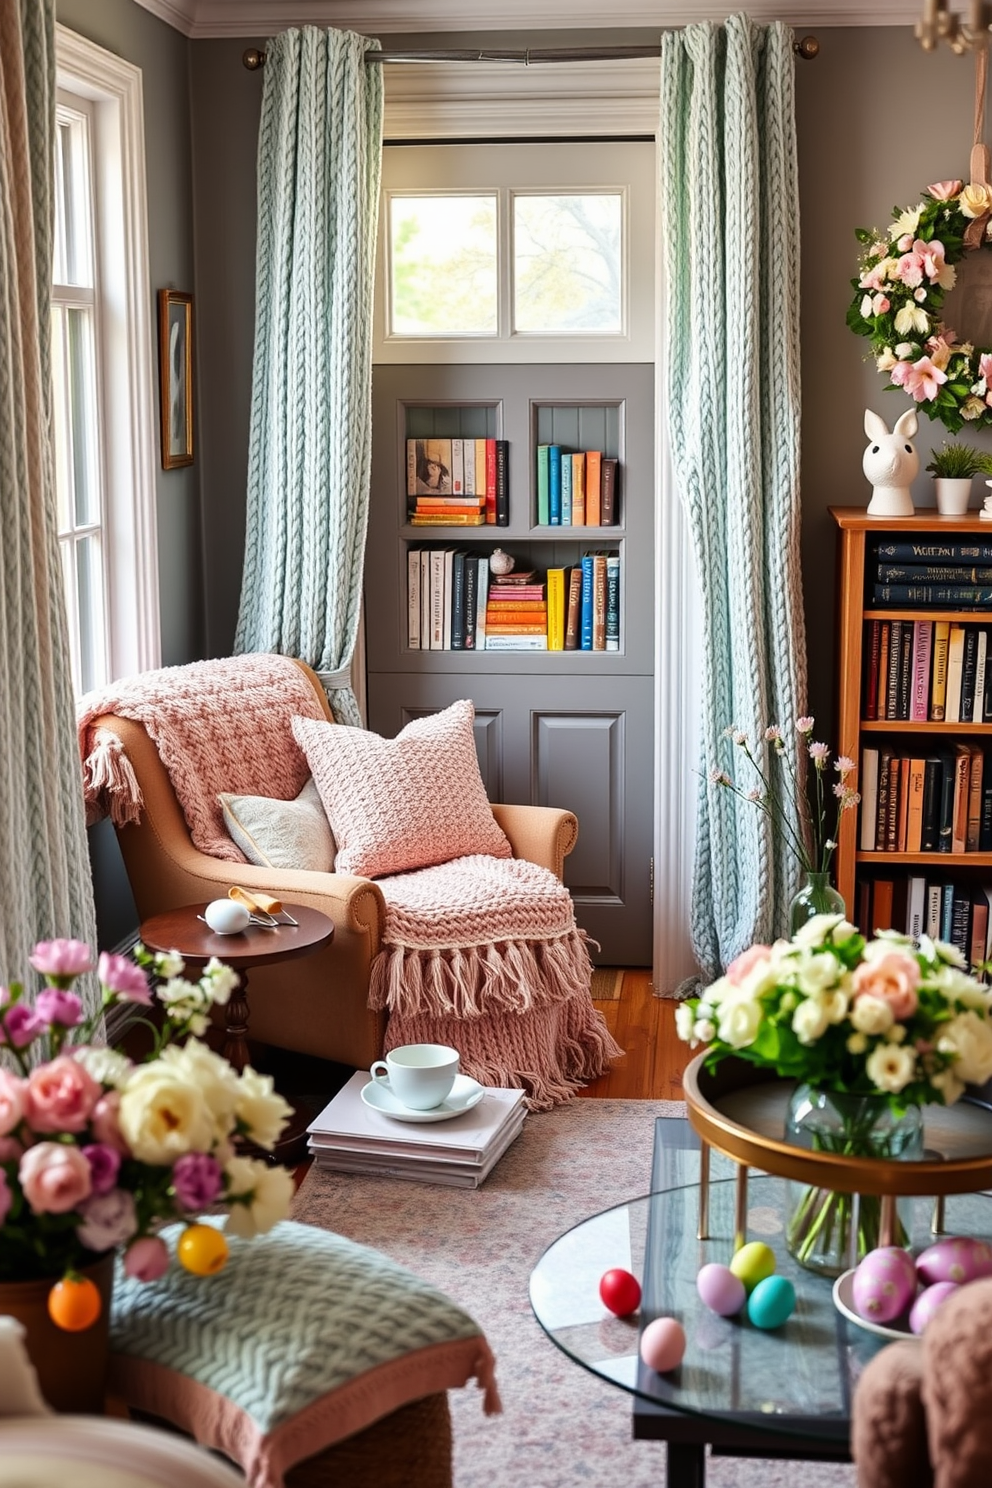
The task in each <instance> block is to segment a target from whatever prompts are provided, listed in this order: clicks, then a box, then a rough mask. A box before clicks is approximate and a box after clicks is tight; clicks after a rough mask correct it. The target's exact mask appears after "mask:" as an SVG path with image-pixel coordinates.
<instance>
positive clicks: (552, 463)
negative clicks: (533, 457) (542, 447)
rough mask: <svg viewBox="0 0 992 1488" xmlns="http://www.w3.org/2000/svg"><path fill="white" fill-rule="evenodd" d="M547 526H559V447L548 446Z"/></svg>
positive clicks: (554, 445) (555, 445)
mask: <svg viewBox="0 0 992 1488" xmlns="http://www.w3.org/2000/svg"><path fill="white" fill-rule="evenodd" d="M548 525H549V526H551V527H560V526H561V447H560V445H557V444H551V445H549V446H548Z"/></svg>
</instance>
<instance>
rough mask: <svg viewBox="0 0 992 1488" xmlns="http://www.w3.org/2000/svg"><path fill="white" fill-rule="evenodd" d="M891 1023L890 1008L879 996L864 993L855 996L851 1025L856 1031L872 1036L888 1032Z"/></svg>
mask: <svg viewBox="0 0 992 1488" xmlns="http://www.w3.org/2000/svg"><path fill="white" fill-rule="evenodd" d="M892 1023H893V1017H892V1009H891V1008H890V1007H889V1004H888V1003H887V1002H883V1001H882V999H881V998H880V997H869V996H868V995H867V994H864V995H862V996H861V997H857V998H855V1000H854V1006H853V1007H852V1008H851V1026H852V1028H856V1029H857V1031H858V1033H867V1034H871V1035H872V1036H873V1037H874V1036H875V1035H876V1034H879V1033H888V1031H889V1029H890V1028H891V1027H892Z"/></svg>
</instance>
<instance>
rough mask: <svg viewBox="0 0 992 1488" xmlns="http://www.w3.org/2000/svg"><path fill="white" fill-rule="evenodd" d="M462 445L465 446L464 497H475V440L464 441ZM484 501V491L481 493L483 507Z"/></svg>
mask: <svg viewBox="0 0 992 1488" xmlns="http://www.w3.org/2000/svg"><path fill="white" fill-rule="evenodd" d="M463 443H464V446H465V460H464V465H465V495H466V496H474V495H476V489H475V440H474V439H466V440H464V441H463ZM485 501H486V493H485V491H483V492H482V504H483V505H485Z"/></svg>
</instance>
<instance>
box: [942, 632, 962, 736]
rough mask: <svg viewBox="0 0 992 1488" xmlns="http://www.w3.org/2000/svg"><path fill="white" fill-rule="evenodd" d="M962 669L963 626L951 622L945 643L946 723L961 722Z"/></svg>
mask: <svg viewBox="0 0 992 1488" xmlns="http://www.w3.org/2000/svg"><path fill="white" fill-rule="evenodd" d="M963 670H964V626H963V625H958V624H956V623H955V622H954V621H952V622H951V633H950V637H949V639H948V643H947V696H946V698H945V701H944V720H945V722H946V723H960V722H961V682H962V674H963Z"/></svg>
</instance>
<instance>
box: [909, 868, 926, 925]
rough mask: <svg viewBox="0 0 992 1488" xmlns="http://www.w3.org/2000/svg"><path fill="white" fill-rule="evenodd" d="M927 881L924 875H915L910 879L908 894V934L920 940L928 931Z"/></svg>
mask: <svg viewBox="0 0 992 1488" xmlns="http://www.w3.org/2000/svg"><path fill="white" fill-rule="evenodd" d="M926 920H927V881H926V879H925V878H924V877H923V875H922V874H919V873H913V874H911V875H910V878H909V892H908V894H907V914H906V934H907V935H912V937H913V939H914V940H918V939H919V937H920V936H921V935H923V934H924V933H925V931H926Z"/></svg>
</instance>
